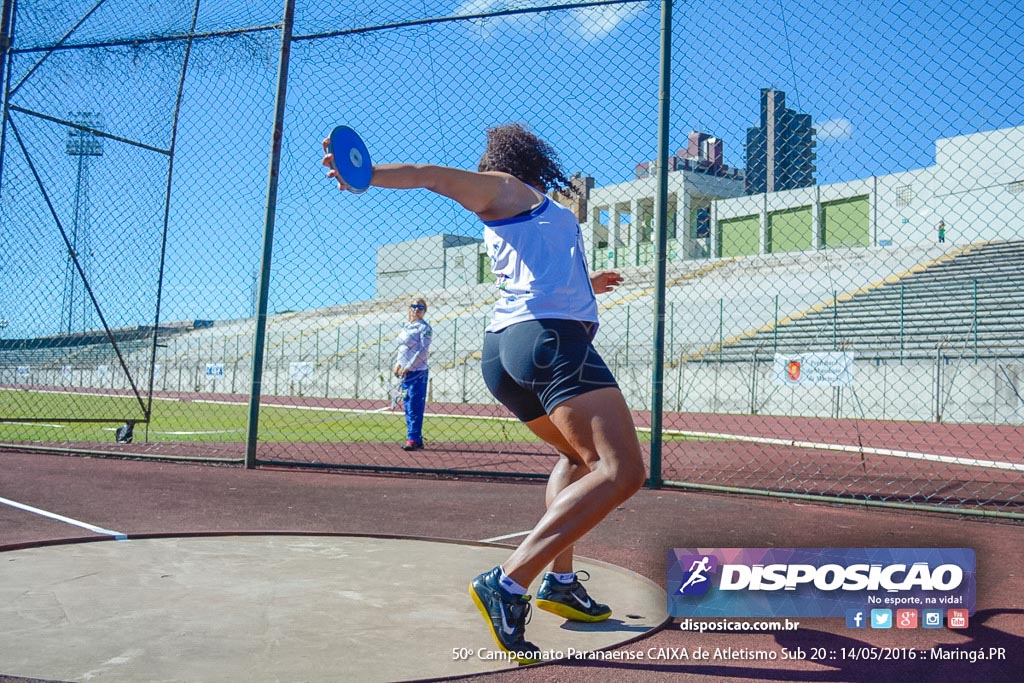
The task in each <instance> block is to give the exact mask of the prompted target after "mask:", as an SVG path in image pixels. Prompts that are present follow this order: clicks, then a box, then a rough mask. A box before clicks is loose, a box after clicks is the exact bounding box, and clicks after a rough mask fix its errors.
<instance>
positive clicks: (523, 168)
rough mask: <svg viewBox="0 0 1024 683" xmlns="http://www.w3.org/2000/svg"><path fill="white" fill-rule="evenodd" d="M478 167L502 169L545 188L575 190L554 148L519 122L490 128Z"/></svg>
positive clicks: (490, 169) (531, 183)
mask: <svg viewBox="0 0 1024 683" xmlns="http://www.w3.org/2000/svg"><path fill="white" fill-rule="evenodd" d="M477 170H478V171H501V172H503V173H508V174H509V175H512V176H515V177H516V178H518V179H519V180H521V181H523V182H524V183H526V184H527V185H532V186H534V187H537V188H539V189H541V190H543V191H544V192H549V191H551V190H556V191H558V192H562V193H565V194H571V193H572V192H573V188H572V185H571V184H570V183H569V179H568V178H567V177H566V176H565V171H563V170H562V167H561V164H560V163H559V161H558V154H557V153H556V152H555V150H554V148H552V147H551V145H549V144H548V143H546V142H544V141H543V140H541V139H540V138H539V137H537V136H536V135H534V134H533V133H531V132H530V131H528V130H526V127H525V126H523V125H522V124H519V123H509V124H506V125H504V126H495V127H494V128H489V129H488V130H487V149H486V150H485V151H484V155H483V156H482V157H480V164H479V165H478V166H477Z"/></svg>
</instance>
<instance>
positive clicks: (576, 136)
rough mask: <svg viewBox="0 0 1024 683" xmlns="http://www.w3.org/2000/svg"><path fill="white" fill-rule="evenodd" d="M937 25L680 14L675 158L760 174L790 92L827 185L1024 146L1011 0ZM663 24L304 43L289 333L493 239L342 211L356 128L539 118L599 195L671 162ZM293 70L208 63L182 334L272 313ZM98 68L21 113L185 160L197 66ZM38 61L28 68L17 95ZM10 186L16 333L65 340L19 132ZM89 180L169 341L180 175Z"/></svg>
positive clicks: (296, 55)
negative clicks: (661, 139) (100, 121)
mask: <svg viewBox="0 0 1024 683" xmlns="http://www.w3.org/2000/svg"><path fill="white" fill-rule="evenodd" d="M531 4H532V5H537V4H539V3H527V2H518V3H512V2H501V1H499V0H467V1H465V2H461V3H460V2H452V3H441V2H430V1H429V0H426V1H424V2H415V3H402V2H395V3H389V4H385V5H383V6H382V5H381V4H380V3H378V2H363V1H358V2H347V3H324V4H323V5H322V6H320V5H313V4H311V3H303V2H300V3H299V6H298V9H297V18H296V34H297V35H299V36H310V35H312V34H319V33H322V32H326V31H333V30H338V29H341V28H345V27H349V26H359V25H380V24H386V23H392V22H397V21H402V20H417V19H423V18H425V17H435V16H448V15H454V14H460V15H466V14H476V13H486V12H493V11H499V10H502V9H505V8H510V7H526V6H531ZM545 4H546V3H545ZM92 5H93V3H92V2H68V3H59V4H58V5H55V6H53V7H51V6H49V5H47V4H46V3H29V2H27V1H26V2H22V3H19V7H27V8H28V9H26V10H25V11H26V14H25V16H24V18H23V19H22V21H21V23H20V24H19V29H20V31H23V33H22V34H21V36H22V40H21V41H20V42H18V43H16V44H17V45H18V46H20V47H25V46H27V45H32V44H45V43H46V42H47V41H48V40H54V39H55V38H56V37H59V35H61V34H62V33H63V32H64V31H66V30H68V28H69V27H70V26H71V25H73V23H74V22H75V21H76V20H77V17H79V16H81V14H82V13H84V11H86V10H87V9H88V8H89V7H91V6H92ZM280 5H281V3H280V2H277V1H275V2H263V1H262V0H260V1H256V2H244V3H243V2H220V3H207V4H206V5H203V8H204V9H203V14H201V16H200V21H199V29H200V30H217V29H226V28H236V27H240V26H253V25H265V24H269V23H273V22H275V21H277V20H278V19H277V17H278V15H279V13H280V9H279V8H280ZM927 5H928V6H925V4H924V3H917V2H835V1H824V2H821V1H819V2H812V1H810V0H801V2H790V1H789V0H763V1H761V2H753V1H731V2H722V3H677V4H676V6H675V13H674V15H675V21H674V30H673V59H672V68H673V81H672V91H671V94H672V118H671V137H672V142H671V144H672V149H673V150H675V149H677V148H679V147H682V146H683V145H684V144H685V140H686V135H687V133H688V132H689V131H690V130H693V129H697V130H702V131H705V132H709V133H712V134H714V135H717V136H718V137H720V138H722V139H723V140H724V145H725V157H726V163H728V164H730V165H736V166H742V165H743V160H744V152H743V142H744V140H745V134H746V129H747V127H749V126H753V125H756V123H757V117H758V98H759V90H760V88H763V87H771V86H774V87H776V88H778V89H780V90H784V91H785V92H786V93H787V99H788V104H789V106H790V107H792V108H795V109H797V110H799V111H802V112H806V113H809V114H811V116H812V118H813V120H814V122H815V125H816V126H817V128H818V132H819V135H818V149H817V154H818V158H817V166H818V173H817V178H818V181H819V182H821V183H828V182H838V181H843V180H850V179H854V178H861V177H867V176H870V175H873V174H884V173H890V172H895V171H900V170H904V169H910V168H919V167H922V166H927V165H929V164H930V163H932V160H933V154H934V143H935V140H936V139H938V138H941V137H949V136H953V135H959V134H966V133H971V132H975V131H979V130H991V129H995V128H1002V127H1008V126H1014V125H1022V124H1024V120H1022V119H1024V116H1022V114H1021V112H1024V95H1022V93H1024V75H1022V72H1021V69H1020V66H1019V65H1020V64H1021V63H1024V54H1022V52H1024V48H1022V44H1024V40H1022V36H1021V28H1020V27H1021V26H1022V25H1024V11H1022V10H1021V8H1020V7H1018V6H1017V5H1016V3H1013V2H968V3H955V2H935V3H928V4H927ZM155 6H158V8H157V9H153V7H155ZM41 8H42V9H41ZM44 10H46V11H44ZM659 13H660V10H659V6H658V5H657V3H633V4H627V5H618V6H608V7H598V8H589V9H574V10H565V11H559V12H548V13H544V14H531V15H517V16H511V17H503V18H494V19H488V20H475V21H462V22H454V23H440V24H433V25H429V26H420V27H409V28H403V29H398V30H391V31H386V32H373V33H367V34H363V35H360V36H348V37H337V38H331V39H320V40H301V41H299V42H297V43H296V44H295V45H294V47H293V51H292V63H291V71H290V76H291V79H290V83H289V91H288V108H287V119H286V127H285V135H284V150H283V155H282V171H281V177H280V195H279V198H278V206H279V213H278V215H277V228H276V235H275V237H276V242H275V249H274V279H273V281H272V289H271V301H270V309H271V311H277V310H287V309H309V308H316V307H321V306H327V305H331V304H336V303H343V302H348V301H357V300H362V299H367V298H370V297H371V296H372V295H373V268H374V260H373V256H374V253H375V250H376V248H377V247H378V246H380V245H381V244H385V243H389V242H395V241H402V240H408V239H414V238H417V237H422V236H425V235H429V234H435V233H437V232H453V233H457V234H465V235H474V236H477V235H478V234H479V232H480V227H479V225H478V224H477V223H476V222H475V221H474V220H472V219H471V218H470V217H469V216H466V215H464V213H463V212H461V211H460V210H459V209H457V207H455V206H454V205H452V203H451V202H448V201H446V200H440V199H438V198H434V197H432V196H430V195H428V194H426V193H423V192H416V191H414V192H405V193H394V192H384V191H371V192H369V193H367V194H365V195H361V196H358V197H357V196H353V195H348V194H341V193H338V192H336V191H332V189H331V187H330V186H329V184H327V183H326V182H325V181H324V180H323V178H322V169H321V168H320V166H319V140H320V139H321V137H323V136H324V135H325V134H326V133H327V132H328V131H329V130H330V128H331V127H332V126H333V125H336V124H338V123H346V124H348V125H351V126H353V127H355V128H356V129H357V130H359V131H360V132H361V133H362V134H363V136H364V137H365V138H366V140H367V142H368V143H369V145H370V148H371V153H372V154H373V155H374V158H375V160H379V161H388V160H406V161H417V162H436V163H446V164H451V165H457V166H474V165H475V163H476V160H477V158H478V156H479V154H480V152H481V151H482V145H483V131H484V129H485V128H486V127H488V126H490V125H494V124H497V123H504V122H506V121H510V120H521V121H525V122H527V123H528V124H529V125H530V126H531V127H532V128H533V129H534V130H536V131H537V132H538V133H539V134H540V135H541V136H542V137H545V138H546V139H548V140H549V141H550V142H551V143H552V144H553V145H554V146H555V147H556V148H557V149H558V150H559V152H560V154H561V157H562V160H563V162H564V165H565V166H566V168H567V170H569V171H570V172H575V171H582V172H584V173H586V174H589V175H592V176H594V177H595V179H596V181H597V184H598V185H603V184H610V183H615V182H622V181H625V180H629V179H631V178H632V174H633V167H634V166H635V164H636V163H638V162H640V161H644V160H647V159H651V158H653V157H654V156H655V154H656V144H657V106H658V38H659ZM190 16H191V9H190V5H189V4H188V3H186V2H182V1H180V0H175V1H172V2H165V3H157V4H156V5H150V4H148V3H140V2H138V1H137V0H108V2H106V3H105V4H104V5H103V6H102V7H101V10H99V11H97V13H96V14H95V15H94V16H93V17H91V18H90V20H89V21H87V22H86V23H85V24H83V26H82V28H81V30H80V32H79V33H76V34H75V37H80V39H81V40H103V39H109V38H110V37H112V36H122V35H132V36H136V37H137V36H139V35H142V34H146V33H148V32H175V31H180V30H183V29H184V28H186V27H187V25H188V20H189V19H190ZM33 41H36V42H35V43H34V42H33ZM277 48H278V39H277V37H276V36H275V35H274V34H273V33H272V32H267V33H262V34H258V35H255V36H250V37H247V38H246V39H244V40H237V39H232V40H229V39H223V40H217V41H206V42H204V43H201V44H198V45H197V47H196V49H195V51H194V52H193V55H192V59H193V63H192V64H193V68H192V70H191V71H190V73H189V76H188V78H187V80H186V83H185V92H184V97H183V101H182V113H181V123H180V128H179V138H178V149H177V157H176V160H175V174H174V186H173V194H172V196H173V199H172V204H171V215H170V226H171V229H170V231H169V235H168V253H167V262H166V276H165V281H164V293H163V296H164V300H163V315H162V318H163V320H165V321H166V320H176V319H188V318H235V317H244V316H247V315H248V314H249V310H250V305H251V296H250V294H251V284H252V273H253V271H254V269H255V268H257V266H258V259H259V253H260V240H261V237H262V223H263V207H264V199H265V194H266V190H265V186H266V179H267V164H268V151H267V149H268V143H269V139H270V120H271V115H272V108H273V89H274V80H275V77H276V53H277ZM99 52H100V51H96V50H92V51H78V52H75V53H61V54H60V55H58V56H55V57H54V58H51V59H50V60H48V61H47V63H46V64H45V65H44V66H43V67H41V68H40V69H39V70H38V72H37V73H36V74H35V75H34V76H33V78H31V79H29V80H28V81H27V82H26V84H25V86H23V87H22V88H21V89H20V90H19V92H18V93H17V94H16V95H15V97H14V98H12V100H11V104H13V105H17V106H21V107H24V108H27V109H32V110H36V111H41V112H43V113H46V114H48V115H51V116H57V117H64V116H66V115H67V112H69V111H73V110H82V109H86V110H90V111H101V112H102V113H103V114H104V118H105V121H106V124H107V127H108V130H110V132H112V133H115V134H117V135H120V136H122V137H125V138H129V139H132V140H138V141H141V142H144V143H146V144H150V145H153V146H156V147H164V148H165V147H167V145H169V139H170V114H171V112H172V107H173V102H174V100H173V97H174V90H175V86H176V84H177V82H176V79H177V71H176V69H177V68H178V67H177V65H178V64H179V63H180V57H181V51H180V46H172V47H161V48H143V49H136V50H132V49H129V48H119V49H116V50H106V51H103V53H102V54H99ZM35 59H38V56H34V57H30V56H25V57H20V58H19V59H18V60H17V61H16V64H15V69H14V71H13V73H14V74H15V82H17V80H19V79H20V75H21V74H24V73H25V69H26V68H27V65H28V64H30V63H31V62H32V61H34V60H35ZM13 117H14V120H15V123H16V125H17V126H18V128H19V131H20V132H21V133H22V135H23V137H24V138H25V140H26V144H27V146H28V147H29V153H30V156H31V157H32V158H33V161H34V163H35V164H36V166H37V171H39V172H40V174H41V175H42V176H43V177H44V186H45V187H46V188H47V193H48V194H49V195H50V196H51V200H52V201H53V202H54V205H55V207H56V210H57V212H58V214H59V215H60V216H61V220H62V222H64V223H65V225H66V227H67V226H70V225H71V224H72V223H73V209H72V207H73V203H74V182H73V179H74V178H75V159H74V158H73V157H68V156H66V155H64V154H63V153H62V147H63V140H64V136H65V135H66V131H65V130H63V129H62V128H61V127H60V126H58V125H55V124H52V123H47V122H45V121H39V120H37V119H33V118H31V117H28V116H25V115H21V114H17V113H15V114H14V115H13ZM55 152H56V153H55ZM4 164H5V165H4V171H5V178H4V184H3V188H2V191H3V195H2V200H3V204H4V206H3V209H2V211H0V220H2V221H3V223H2V224H0V249H2V255H0V317H5V318H7V319H8V320H10V323H11V324H10V327H9V328H8V329H7V330H6V331H5V336H6V337H7V338H10V337H28V336H35V335H42V334H52V333H55V332H57V331H58V327H59V322H58V321H59V318H60V305H59V302H60V300H61V296H62V293H63V292H64V291H65V289H66V288H65V286H64V280H63V272H64V268H65V260H64V258H63V251H62V248H61V243H60V241H59V235H58V234H57V233H56V229H55V228H54V227H53V225H52V219H50V218H49V216H48V210H47V209H46V207H45V205H44V204H43V203H42V202H41V200H40V194H39V191H38V189H37V188H36V187H35V183H34V180H33V179H32V177H31V174H30V173H29V172H28V169H27V164H26V162H25V160H24V158H23V155H22V153H21V151H20V148H18V146H17V145H16V143H14V142H13V141H12V139H11V135H10V133H9V134H8V139H7V143H6V149H5V161H4ZM90 170H91V173H90V178H91V184H90V207H91V221H90V224H91V228H90V229H91V233H92V234H91V243H92V246H93V247H94V248H93V252H94V255H93V258H92V261H91V265H90V268H91V279H92V281H93V283H94V284H95V285H96V289H97V295H98V296H99V298H100V300H101V305H102V307H103V309H104V311H105V312H106V313H107V315H108V318H109V322H110V323H111V324H113V325H126V324H139V323H147V322H151V321H152V319H153V303H154V301H155V294H156V272H157V270H156V269H157V267H158V255H159V239H160V226H161V225H162V218H163V216H162V209H161V207H160V205H161V202H162V198H163V189H164V188H163V183H164V179H165V174H166V160H165V158H164V157H163V156H161V155H159V154H154V153H152V152H148V151H145V150H139V149H138V148H131V147H128V146H126V145H123V144H119V143H116V142H108V143H107V144H106V145H105V153H104V156H103V157H102V158H100V159H97V160H95V161H94V162H93V163H92V164H91V166H90Z"/></svg>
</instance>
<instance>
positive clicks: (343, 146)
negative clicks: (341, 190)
mask: <svg viewBox="0 0 1024 683" xmlns="http://www.w3.org/2000/svg"><path fill="white" fill-rule="evenodd" d="M329 140H330V142H329V143H328V149H327V151H328V152H329V153H331V154H333V155H334V163H333V164H332V168H333V169H334V170H335V171H336V172H337V174H338V179H339V180H340V181H341V182H342V184H344V185H345V186H346V187H345V189H347V190H348V191H349V192H355V193H356V194H359V193H360V192H365V191H366V189H367V188H368V187H370V178H371V177H372V176H373V164H372V163H371V162H370V151H369V150H368V149H366V144H365V143H364V142H363V139H362V138H360V137H359V134H358V133H356V132H355V131H354V130H352V129H351V128H349V127H348V126H338V127H337V128H335V129H334V130H332V131H331V137H330V138H329Z"/></svg>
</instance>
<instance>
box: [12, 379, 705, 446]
mask: <svg viewBox="0 0 1024 683" xmlns="http://www.w3.org/2000/svg"><path fill="white" fill-rule="evenodd" d="M229 400H230V401H232V402H237V403H231V404H228V403H226V402H213V401H187V400H177V399H154V401H153V415H152V419H151V421H150V423H149V425H148V427H147V425H145V424H138V425H136V427H135V434H136V437H135V438H136V441H141V440H142V439H144V438H145V439H147V440H148V441H149V442H188V443H230V442H243V441H245V435H246V429H247V427H246V423H247V418H248V413H249V409H248V405H246V404H245V397H231V398H230V399H229ZM381 405H382V406H383V402H382V403H381ZM142 417H143V413H142V408H141V407H140V405H139V403H138V401H136V400H135V399H133V398H126V397H121V396H100V395H89V394H85V393H82V394H74V393H63V392H41V391H27V390H11V389H5V390H0V442H7V443H11V442H15V443H21V442H61V441H66V442H90V441H94V442H110V441H113V440H114V435H113V433H114V430H115V429H116V428H117V427H118V426H119V424H120V423H122V422H124V421H125V420H128V419H131V420H137V421H138V420H142ZM5 419H6V420H10V419H27V420H31V422H5V421H4V420H5ZM71 419H79V420H95V421H97V422H68V421H67V420H71ZM425 424H426V429H427V431H429V433H430V434H431V438H432V439H433V440H435V441H446V442H462V443H469V442H496V441H497V442H534V441H538V439H537V437H536V436H534V435H533V433H532V432H530V430H529V429H527V428H526V427H525V426H524V425H522V424H521V423H520V422H518V421H516V420H515V419H511V418H481V417H460V416H449V415H445V416H439V415H436V414H432V413H431V409H430V406H429V405H428V406H427V418H426V423H425ZM404 434H405V417H404V415H403V414H402V413H401V412H357V411H347V410H335V409H328V408H282V407H277V406H271V405H263V406H262V407H261V408H260V429H259V437H260V440H261V441H281V442H295V443H330V442H368V441H395V440H401V439H402V438H403V436H404ZM646 435H647V431H646V430H643V431H641V434H640V438H641V440H645V439H646ZM664 439H665V440H666V441H683V440H690V439H689V438H687V437H684V436H680V435H672V434H665V435H664Z"/></svg>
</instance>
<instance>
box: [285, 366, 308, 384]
mask: <svg viewBox="0 0 1024 683" xmlns="http://www.w3.org/2000/svg"><path fill="white" fill-rule="evenodd" d="M312 376H313V364H312V363H305V362H303V363H292V364H290V365H289V366H288V381H289V382H304V381H305V380H307V379H309V378H310V377H312Z"/></svg>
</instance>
